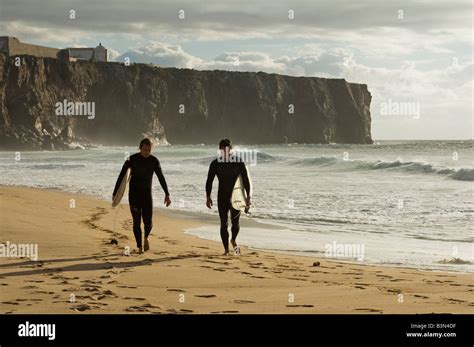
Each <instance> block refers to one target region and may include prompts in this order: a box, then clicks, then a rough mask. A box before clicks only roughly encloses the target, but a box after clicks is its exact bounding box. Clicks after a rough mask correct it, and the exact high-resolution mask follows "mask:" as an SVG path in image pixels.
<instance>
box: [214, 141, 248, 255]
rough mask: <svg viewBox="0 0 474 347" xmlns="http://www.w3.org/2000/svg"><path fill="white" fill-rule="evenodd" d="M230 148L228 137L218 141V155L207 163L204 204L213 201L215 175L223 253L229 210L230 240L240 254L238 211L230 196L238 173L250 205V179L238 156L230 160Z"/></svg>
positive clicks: (227, 238) (226, 245) (225, 250)
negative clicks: (205, 198) (217, 182)
mask: <svg viewBox="0 0 474 347" xmlns="http://www.w3.org/2000/svg"><path fill="white" fill-rule="evenodd" d="M231 149H232V144H231V142H230V140H229V139H223V140H221V141H220V142H219V150H220V151H221V152H220V153H221V154H220V155H219V157H218V158H217V159H214V160H213V161H212V162H211V164H210V165H209V172H208V174H207V181H206V196H207V201H206V206H207V207H208V208H212V205H213V202H212V199H211V191H212V182H213V181H214V177H215V176H217V178H218V180H219V188H218V192H217V207H218V210H219V218H220V224H221V226H220V233H221V239H222V244H223V245H224V255H228V254H229V232H228V230H227V228H228V222H229V212H230V217H231V224H232V227H231V232H232V238H231V240H230V242H231V243H232V246H233V249H234V253H235V254H240V248H239V246H238V245H237V241H236V240H237V234H238V233H239V230H240V225H239V219H240V211H239V210H236V209H234V208H233V207H232V204H231V197H232V191H233V189H234V185H235V182H236V181H237V178H238V177H239V175H242V181H243V185H244V188H245V191H246V192H247V201H246V203H247V206H250V181H249V178H248V175H247V168H246V166H245V163H244V162H243V161H241V160H239V158H237V160H230V156H231V154H230V150H231Z"/></svg>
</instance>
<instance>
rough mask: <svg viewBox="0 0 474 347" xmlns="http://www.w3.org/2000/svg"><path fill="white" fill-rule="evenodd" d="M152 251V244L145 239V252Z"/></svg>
mask: <svg viewBox="0 0 474 347" xmlns="http://www.w3.org/2000/svg"><path fill="white" fill-rule="evenodd" d="M149 249H150V242H148V239H145V243H144V245H143V250H144V251H145V252H146V251H148V250H149Z"/></svg>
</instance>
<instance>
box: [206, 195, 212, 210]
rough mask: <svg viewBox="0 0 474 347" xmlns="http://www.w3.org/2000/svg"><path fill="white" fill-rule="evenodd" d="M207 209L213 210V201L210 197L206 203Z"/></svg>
mask: <svg viewBox="0 0 474 347" xmlns="http://www.w3.org/2000/svg"><path fill="white" fill-rule="evenodd" d="M206 206H207V208H212V199H211V198H210V197H209V196H208V197H207V201H206Z"/></svg>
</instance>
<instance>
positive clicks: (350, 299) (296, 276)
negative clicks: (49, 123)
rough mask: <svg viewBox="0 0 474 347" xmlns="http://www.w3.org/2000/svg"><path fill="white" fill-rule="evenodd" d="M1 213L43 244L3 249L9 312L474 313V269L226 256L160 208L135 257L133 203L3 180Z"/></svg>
mask: <svg viewBox="0 0 474 347" xmlns="http://www.w3.org/2000/svg"><path fill="white" fill-rule="evenodd" d="M71 199H73V200H71ZM159 202H161V201H159ZM157 203H158V202H155V206H156V205H157ZM0 213H1V217H0V221H1V234H0V235H1V236H0V242H2V243H3V244H6V243H7V242H9V243H10V244H37V245H38V260H37V261H32V260H31V259H28V258H14V257H2V258H0V287H1V295H0V311H1V312H2V313H191V314H192V313H432V312H435V313H474V302H473V301H472V298H473V292H474V283H473V281H472V274H462V273H443V272H431V271H429V272H428V271H419V270H416V269H408V268H390V267H377V266H368V265H360V264H348V263H342V262H337V261H331V260H328V259H326V258H320V259H316V258H310V257H300V256H290V255H284V254H276V253H270V252H263V251H257V250H252V249H248V248H245V247H243V248H242V253H243V254H242V255H241V256H238V257H235V256H229V257H225V256H222V255H220V254H221V253H222V249H221V248H222V246H221V244H220V243H218V242H213V241H208V240H203V239H199V238H197V237H195V236H190V235H186V234H184V232H183V230H184V229H186V228H192V227H198V226H202V225H204V223H205V221H203V220H201V219H198V218H192V217H190V216H185V215H180V214H179V213H177V212H172V211H168V210H165V209H164V208H161V207H159V206H158V209H156V208H155V212H154V215H153V224H154V228H153V232H152V235H151V239H150V240H151V241H150V242H151V250H150V251H148V252H146V253H144V254H134V253H131V254H130V255H127V254H126V252H125V250H126V246H130V247H131V248H132V249H133V247H134V240H133V234H132V231H131V216H130V213H129V210H128V205H123V204H122V205H121V206H120V208H119V209H118V211H117V210H114V209H112V208H111V206H110V203H108V202H107V201H103V200H99V199H96V198H94V197H90V196H85V195H78V194H69V193H65V192H59V191H58V192H55V191H48V190H40V189H30V188H20V187H10V186H0ZM115 218H116V220H115ZM114 224H115V227H114ZM114 229H115V230H114ZM216 233H218V229H217V228H216ZM241 233H245V227H243V228H242V230H241ZM315 262H320V265H319V266H313V263H315Z"/></svg>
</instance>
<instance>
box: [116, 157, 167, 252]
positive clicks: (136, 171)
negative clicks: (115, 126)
mask: <svg viewBox="0 0 474 347" xmlns="http://www.w3.org/2000/svg"><path fill="white" fill-rule="evenodd" d="M128 168H131V177H130V183H129V190H128V202H129V204H130V211H131V213H132V217H133V234H134V235H135V240H136V241H137V247H138V248H141V247H142V229H141V219H142V217H143V225H144V226H145V238H146V237H148V235H150V232H151V228H152V227H153V223H152V216H153V199H152V195H151V186H152V179H153V173H156V175H157V176H158V180H159V181H160V184H161V187H162V188H163V191H164V192H165V194H166V195H167V196H168V195H169V192H168V186H167V185H166V180H165V177H164V176H163V172H162V171H161V166H160V162H159V160H158V159H157V158H156V157H155V156H153V155H150V156H149V157H147V158H145V157H143V156H142V155H141V154H140V153H136V154H133V155H131V156H130V159H129V160H127V161H126V162H125V164H123V167H122V171H121V172H120V175H119V177H118V179H117V183H116V184H115V189H114V193H113V195H115V194H116V193H117V190H118V188H119V186H120V182H122V179H123V177H124V175H125V173H126V172H127V169H128Z"/></svg>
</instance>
